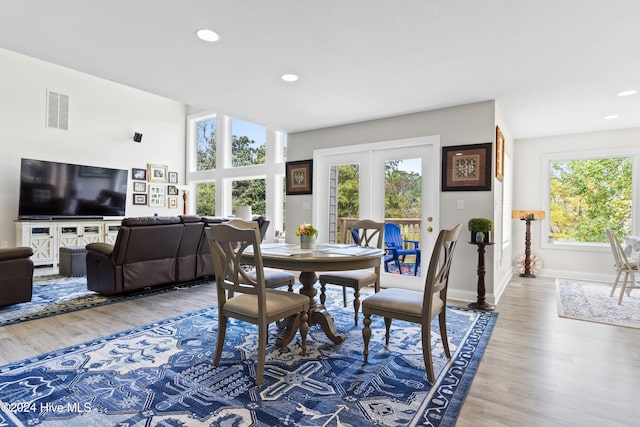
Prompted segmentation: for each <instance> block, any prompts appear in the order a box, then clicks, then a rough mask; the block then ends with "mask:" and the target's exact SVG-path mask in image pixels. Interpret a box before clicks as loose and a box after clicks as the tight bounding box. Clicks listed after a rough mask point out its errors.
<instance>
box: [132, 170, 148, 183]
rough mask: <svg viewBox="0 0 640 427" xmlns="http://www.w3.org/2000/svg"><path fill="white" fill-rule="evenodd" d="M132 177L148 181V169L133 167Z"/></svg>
mask: <svg viewBox="0 0 640 427" xmlns="http://www.w3.org/2000/svg"><path fill="white" fill-rule="evenodd" d="M131 178H132V179H137V180H139V181H146V180H147V170H146V169H138V168H132V169H131Z"/></svg>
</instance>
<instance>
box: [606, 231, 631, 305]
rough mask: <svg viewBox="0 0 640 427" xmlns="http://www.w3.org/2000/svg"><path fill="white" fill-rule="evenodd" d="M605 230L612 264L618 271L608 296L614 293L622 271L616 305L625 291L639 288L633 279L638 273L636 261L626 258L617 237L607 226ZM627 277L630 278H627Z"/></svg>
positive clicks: (628, 291)
mask: <svg viewBox="0 0 640 427" xmlns="http://www.w3.org/2000/svg"><path fill="white" fill-rule="evenodd" d="M605 232H606V233H607V240H608V241H609V245H610V246H611V252H612V253H613V260H614V263H615V264H614V266H615V269H616V272H617V273H618V274H617V276H616V280H615V281H614V282H613V286H612V287H611V294H609V296H613V294H614V293H615V291H616V287H617V286H618V281H619V280H620V276H621V275H622V273H624V280H623V281H622V288H621V289H620V297H618V305H620V304H622V297H624V294H625V292H626V293H627V295H629V293H630V292H631V289H640V285H638V284H637V283H636V281H635V274H636V273H638V262H637V261H635V262H631V261H629V260H628V259H627V254H626V253H625V252H624V249H623V248H622V245H621V244H620V241H619V240H618V237H617V236H616V234H615V233H614V232H613V230H612V229H610V228H609V227H607V228H605ZM629 278H630V279H631V280H629Z"/></svg>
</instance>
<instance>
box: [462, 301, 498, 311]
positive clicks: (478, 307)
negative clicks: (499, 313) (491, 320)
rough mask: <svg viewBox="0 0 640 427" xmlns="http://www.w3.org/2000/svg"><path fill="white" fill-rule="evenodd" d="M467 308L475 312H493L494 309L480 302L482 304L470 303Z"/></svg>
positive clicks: (494, 307)
mask: <svg viewBox="0 0 640 427" xmlns="http://www.w3.org/2000/svg"><path fill="white" fill-rule="evenodd" d="M468 307H469V308H473V309H476V310H483V311H494V310H495V309H496V306H495V305H493V304H489V303H487V302H482V303H478V302H472V303H471V304H469V305H468Z"/></svg>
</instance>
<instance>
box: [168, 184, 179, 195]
mask: <svg viewBox="0 0 640 427" xmlns="http://www.w3.org/2000/svg"><path fill="white" fill-rule="evenodd" d="M167 194H168V195H169V196H177V195H178V187H176V186H175V185H168V186H167Z"/></svg>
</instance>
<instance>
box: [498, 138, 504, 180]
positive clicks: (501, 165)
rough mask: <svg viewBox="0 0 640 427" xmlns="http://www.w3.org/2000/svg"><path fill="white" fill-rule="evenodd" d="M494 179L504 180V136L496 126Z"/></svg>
mask: <svg viewBox="0 0 640 427" xmlns="http://www.w3.org/2000/svg"><path fill="white" fill-rule="evenodd" d="M496 178H497V179H498V180H499V181H500V182H502V180H504V135H502V131H501V130H500V126H496Z"/></svg>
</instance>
